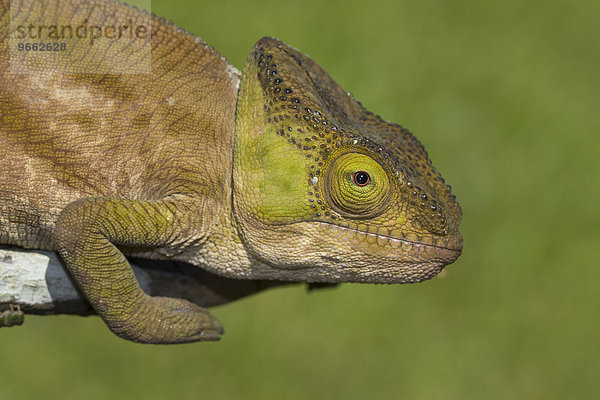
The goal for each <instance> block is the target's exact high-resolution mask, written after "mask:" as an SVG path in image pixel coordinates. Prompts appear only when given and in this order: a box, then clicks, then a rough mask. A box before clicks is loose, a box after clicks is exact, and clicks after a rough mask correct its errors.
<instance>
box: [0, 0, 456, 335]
mask: <svg viewBox="0 0 600 400" xmlns="http://www.w3.org/2000/svg"><path fill="white" fill-rule="evenodd" d="M134 26H135V30H134ZM140 27H144V28H145V29H142V28H140ZM85 32H87V33H86V34H85V35H84V33H85ZM76 33H77V37H75V36H74V35H75V34H76ZM79 34H80V35H79ZM119 35H120V36H119ZM67 39H68V40H67ZM45 42H50V44H47V46H50V45H59V46H62V47H64V49H61V48H60V47H59V48H55V49H53V50H52V51H45V52H42V51H39V48H38V51H33V50H32V49H33V46H34V44H36V43H38V45H39V46H42V45H44V43H45ZM24 46H29V47H24ZM27 48H29V49H30V51H27ZM45 50H48V48H46V49H45ZM460 219H461V209H460V206H459V204H458V202H457V201H456V197H455V196H454V195H453V194H452V192H451V188H450V187H449V186H448V185H447V184H446V183H445V181H444V180H443V178H442V177H441V175H440V174H439V173H438V172H437V170H436V169H435V168H434V167H433V165H432V163H431V161H430V159H429V156H428V154H427V152H426V150H425V148H424V147H423V145H422V144H421V143H420V142H419V141H418V139H417V138H416V137H415V136H413V135H412V134H411V133H410V132H409V131H408V130H407V129H405V128H403V127H402V126H400V125H398V124H395V123H391V122H387V121H385V120H383V119H382V118H381V117H379V116H377V115H375V114H373V113H372V112H370V111H367V110H366V109H365V108H364V107H363V106H362V104H361V103H360V102H358V101H356V100H355V99H354V97H353V96H352V95H351V94H350V93H349V92H347V91H345V90H344V89H342V87H340V85H338V84H337V83H336V82H335V81H334V80H333V78H331V77H330V75H329V74H328V73H327V72H326V71H325V70H323V69H322V68H321V67H320V66H319V65H318V64H317V63H316V62H315V61H313V60H312V59H311V58H310V57H309V56H307V55H306V54H304V53H302V52H301V51H299V50H297V49H295V48H293V47H291V46H289V45H287V44H285V43H284V42H282V41H280V40H278V39H275V38H272V37H264V38H262V39H260V40H259V41H258V42H257V43H256V44H255V45H254V47H253V48H252V49H251V51H250V52H249V54H248V56H247V59H246V61H245V64H244V67H243V71H242V72H239V71H238V70H237V69H236V68H235V67H233V66H232V65H230V64H229V63H228V62H227V61H226V59H225V58H223V57H222V56H221V55H220V54H219V53H218V52H217V51H216V50H214V49H213V48H212V47H211V46H209V45H207V44H206V43H205V42H204V41H203V40H201V39H199V38H197V37H195V36H194V35H192V34H190V33H188V32H186V31H185V30H183V29H181V28H178V27H177V26H175V25H174V24H173V23H172V22H170V21H167V20H165V19H164V18H159V17H157V16H155V15H153V14H151V13H149V12H147V11H144V10H139V9H137V8H135V7H129V6H127V5H125V4H122V3H119V2H117V1H114V0H85V1H76V0H13V1H12V2H9V1H8V0H0V244H3V245H7V246H18V247H24V248H33V249H41V250H52V251H57V252H58V253H59V254H60V256H61V258H62V260H63V261H64V265H65V267H66V269H67V270H68V271H69V273H70V274H71V276H72V278H73V280H74V282H75V284H76V285H77V287H78V288H79V290H80V291H81V293H82V294H83V295H84V296H85V298H86V299H87V300H88V301H89V303H90V304H91V306H92V307H93V309H94V310H95V312H96V313H97V315H99V316H100V317H101V318H102V320H103V321H104V322H105V324H106V325H107V326H108V328H109V329H110V330H111V331H112V332H113V333H115V334H116V335H118V336H119V337H121V338H123V339H127V340H131V341H134V342H140V343H184V342H193V341H202V340H217V339H219V338H220V337H221V335H222V334H223V327H222V324H221V323H220V322H219V321H218V320H217V319H216V318H214V317H213V316H212V315H211V314H210V313H209V312H208V311H207V309H206V308H203V307H200V306H198V305H196V304H193V303H191V302H189V301H187V300H184V299H180V298H175V297H158V296H149V295H147V294H146V293H144V292H143V291H142V290H141V288H140V286H139V284H138V283H137V281H136V279H135V276H134V275H133V272H132V270H131V267H130V264H129V261H128V259H127V257H141V258H149V259H167V260H177V261H185V262H187V263H190V264H193V265H195V266H197V267H199V268H202V269H204V270H206V271H209V272H211V273H214V274H217V275H220V276H223V277H227V278H234V279H241V280H279V281H291V282H312V283H315V284H318V283H324V284H327V283H331V284H335V283H347V282H354V283H378V284H394V283H414V282H420V281H423V280H426V279H429V278H432V277H433V276H435V275H436V274H438V273H439V272H440V271H441V270H442V269H443V268H444V266H445V265H448V264H450V263H452V262H454V261H455V260H456V259H457V258H458V257H459V255H460V254H461V251H462V237H461V235H460V233H459V224H460Z"/></svg>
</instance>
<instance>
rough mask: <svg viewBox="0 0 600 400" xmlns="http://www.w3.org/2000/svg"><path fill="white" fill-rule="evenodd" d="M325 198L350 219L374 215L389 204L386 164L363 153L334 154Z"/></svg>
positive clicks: (327, 178) (328, 174)
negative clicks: (383, 164) (384, 167)
mask: <svg viewBox="0 0 600 400" xmlns="http://www.w3.org/2000/svg"><path fill="white" fill-rule="evenodd" d="M323 189H324V190H325V198H326V199H327V200H328V201H329V202H330V203H331V206H332V208H333V209H334V210H335V211H336V212H338V213H339V214H340V215H343V216H345V217H348V218H371V217H373V216H375V215H378V214H380V213H382V212H383V211H384V210H385V209H386V207H387V206H388V205H389V204H388V203H389V202H388V199H389V193H390V182H389V178H388V176H387V172H386V171H385V169H383V167H382V166H381V165H380V164H379V163H378V162H377V161H375V160H374V159H373V158H371V157H369V156H368V155H366V154H363V153H358V152H357V153H353V152H348V153H344V154H342V155H340V156H339V157H332V161H331V163H330V164H329V165H328V166H327V168H326V174H325V184H324V187H323Z"/></svg>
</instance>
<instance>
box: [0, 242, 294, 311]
mask: <svg viewBox="0 0 600 400" xmlns="http://www.w3.org/2000/svg"><path fill="white" fill-rule="evenodd" d="M133 270H134V272H135V275H136V277H137V280H138V282H139V284H140V286H141V287H142V289H143V290H144V292H146V293H147V294H149V295H152V296H171V297H180V298H184V299H187V300H189V301H192V302H194V303H196V304H198V305H201V306H204V307H209V306H215V305H219V304H224V303H228V302H230V301H232V300H235V299H238V298H240V297H244V296H248V295H250V294H253V293H256V292H259V291H261V290H264V289H266V288H269V287H273V286H280V285H286V284H289V282H279V281H252V280H237V279H229V278H223V277H221V276H217V275H214V274H211V273H209V272H206V271H204V270H202V269H201V268H197V267H194V266H192V265H189V264H186V263H180V262H173V261H153V260H141V259H135V260H134V264H133ZM11 306H19V307H20V309H21V310H22V311H24V312H25V313H29V314H78V315H88V314H93V313H94V311H93V310H92V309H91V307H90V305H89V304H88V302H87V301H86V300H85V299H84V298H83V297H82V296H81V294H80V293H79V292H78V290H77V289H76V288H75V285H74V284H73V282H72V280H71V277H70V276H69V274H68V273H67V272H66V270H65V268H64V267H63V265H62V262H61V261H60V259H59V258H58V257H57V255H56V253H54V252H49V251H39V250H24V249H18V248H12V247H0V311H1V310H6V309H9V307H11Z"/></svg>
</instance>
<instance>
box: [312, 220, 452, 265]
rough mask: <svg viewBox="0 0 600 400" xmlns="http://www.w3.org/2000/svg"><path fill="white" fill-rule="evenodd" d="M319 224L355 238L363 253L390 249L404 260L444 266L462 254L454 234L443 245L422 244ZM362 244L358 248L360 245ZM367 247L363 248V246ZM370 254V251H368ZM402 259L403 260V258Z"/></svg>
mask: <svg viewBox="0 0 600 400" xmlns="http://www.w3.org/2000/svg"><path fill="white" fill-rule="evenodd" d="M319 223H320V224H323V225H326V226H327V227H328V228H329V229H330V230H333V231H337V232H346V233H347V234H350V235H352V236H354V237H355V238H356V236H358V237H359V238H360V239H359V240H355V242H356V245H357V247H359V248H361V249H362V250H363V251H364V250H365V249H366V250H367V251H369V250H371V249H373V248H375V249H381V248H383V247H388V246H389V247H391V248H392V251H391V255H392V256H394V255H398V254H401V255H402V256H404V257H406V260H407V261H408V260H412V261H415V262H418V261H441V262H443V263H444V264H450V263H452V262H454V261H455V260H456V259H457V258H458V257H459V256H460V255H461V253H462V236H460V234H456V235H453V236H451V237H450V238H448V239H446V240H444V242H443V244H433V243H423V242H419V241H415V240H410V239H406V238H399V237H394V236H389V235H382V234H378V233H371V232H365V231H361V230H358V229H354V228H349V227H345V226H340V225H334V224H331V223H327V222H323V221H319ZM361 243H362V244H363V245H362V246H360V244H361ZM365 243H366V244H367V245H368V246H365V245H364V244H365ZM369 252H370V251H369ZM404 257H403V258H404Z"/></svg>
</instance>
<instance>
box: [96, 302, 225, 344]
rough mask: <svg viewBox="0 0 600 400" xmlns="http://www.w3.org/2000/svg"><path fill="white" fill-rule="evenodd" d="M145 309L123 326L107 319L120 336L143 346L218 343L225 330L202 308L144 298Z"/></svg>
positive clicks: (143, 307) (122, 322)
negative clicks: (143, 344) (151, 344)
mask: <svg viewBox="0 0 600 400" xmlns="http://www.w3.org/2000/svg"><path fill="white" fill-rule="evenodd" d="M145 297H146V298H145V301H144V305H143V306H142V307H140V308H139V310H138V311H137V312H135V313H133V315H131V316H129V317H128V318H124V319H121V318H119V320H120V322H117V321H110V320H109V319H105V321H106V323H107V325H108V326H109V328H110V329H111V330H112V331H113V332H114V333H116V334H117V335H118V336H120V337H122V338H124V339H128V340H132V341H134V342H141V343H163V344H166V343H186V342H196V341H205V340H219V339H220V338H221V335H222V334H223V326H222V325H221V323H220V322H219V321H217V319H215V318H214V317H213V316H212V315H210V314H209V313H208V311H207V310H206V309H204V308H202V307H199V306H197V305H195V304H192V303H190V302H188V301H186V300H182V299H175V298H170V297H150V296H145Z"/></svg>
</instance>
